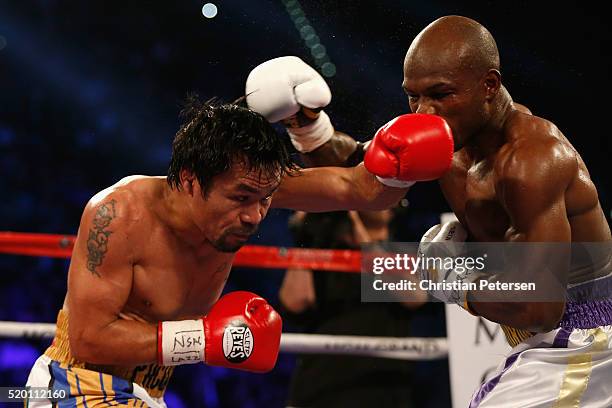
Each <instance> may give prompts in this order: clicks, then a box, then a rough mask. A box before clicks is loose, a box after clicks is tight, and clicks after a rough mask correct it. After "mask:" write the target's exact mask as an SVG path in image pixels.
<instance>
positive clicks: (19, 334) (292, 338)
mask: <svg viewBox="0 0 612 408" xmlns="http://www.w3.org/2000/svg"><path fill="white" fill-rule="evenodd" d="M54 335H55V324H53V323H23V322H0V338H1V337H4V338H22V339H46V338H53V336H54ZM280 350H281V352H284V353H298V354H344V355H356V356H369V357H381V358H392V359H398V360H435V359H439V358H445V357H446V356H447V355H448V347H447V344H446V339H445V338H443V337H442V338H440V337H410V338H405V337H369V336H336V335H323V334H298V333H283V335H282V337H281V346H280Z"/></svg>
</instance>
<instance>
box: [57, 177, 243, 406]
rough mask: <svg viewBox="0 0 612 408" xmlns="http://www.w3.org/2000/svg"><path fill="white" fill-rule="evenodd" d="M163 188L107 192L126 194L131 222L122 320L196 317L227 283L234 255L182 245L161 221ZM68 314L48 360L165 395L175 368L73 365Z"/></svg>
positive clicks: (136, 180)
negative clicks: (128, 287)
mask: <svg viewBox="0 0 612 408" xmlns="http://www.w3.org/2000/svg"><path fill="white" fill-rule="evenodd" d="M165 186H166V178H165V177H141V176H134V177H129V178H126V179H124V180H122V181H120V182H119V183H117V184H116V185H115V186H113V187H111V189H110V190H113V189H114V190H117V189H129V194H130V195H131V196H132V199H130V205H131V206H132V208H131V209H130V214H131V216H132V217H134V218H135V219H134V221H135V222H134V223H133V225H134V226H135V227H134V229H133V230H132V231H131V233H130V236H129V242H130V245H131V246H132V249H133V251H132V252H133V261H132V265H131V273H132V288H131V290H130V294H129V297H128V300H127V302H126V304H125V306H124V308H123V310H122V311H121V313H120V314H119V316H118V317H119V318H120V319H127V320H139V321H146V322H151V323H157V322H159V321H166V320H184V319H196V318H199V317H201V316H203V315H205V314H206V313H207V312H208V311H209V309H210V308H211V306H212V305H213V304H214V303H215V302H216V301H217V300H218V298H219V297H220V295H221V292H222V291H223V287H224V286H225V282H226V281H227V278H228V275H229V272H230V269H231V263H232V261H233V258H234V254H232V253H221V252H218V251H216V250H210V247H208V248H206V249H202V248H197V247H194V246H193V245H189V244H187V243H186V242H184V241H183V240H181V239H180V238H179V236H178V234H177V233H176V232H175V231H174V230H173V229H172V228H170V227H169V225H168V224H167V223H166V222H165V219H164V212H165V211H166V208H165V207H164V205H163V203H164V199H163V191H164V188H165ZM111 227H112V224H111ZM116 232H118V231H113V233H116ZM111 244H112V242H111ZM202 247H203V248H204V246H202ZM128 270H129V269H128ZM69 314H70V310H69V305H68V302H67V301H66V300H65V301H64V305H63V309H62V311H61V312H60V315H59V316H58V325H57V326H58V333H57V334H56V338H55V340H54V342H53V345H52V346H51V347H49V349H48V350H47V352H46V354H47V355H48V356H49V357H51V358H52V359H54V360H57V361H59V362H60V363H63V364H69V365H74V366H77V367H84V368H88V369H91V370H95V371H100V372H104V373H108V374H111V375H116V376H119V377H122V378H124V379H126V380H128V381H131V382H136V383H138V384H140V385H141V386H143V387H144V388H145V389H146V390H147V391H148V392H149V394H150V395H151V396H153V397H161V396H162V395H163V393H164V391H165V388H166V386H167V384H168V381H169V379H170V375H171V373H172V369H173V367H161V366H159V365H157V364H145V365H139V366H103V365H92V364H88V363H87V362H81V361H77V360H75V359H74V358H73V356H72V353H71V352H70V345H69V344H70V343H69V339H68V316H69Z"/></svg>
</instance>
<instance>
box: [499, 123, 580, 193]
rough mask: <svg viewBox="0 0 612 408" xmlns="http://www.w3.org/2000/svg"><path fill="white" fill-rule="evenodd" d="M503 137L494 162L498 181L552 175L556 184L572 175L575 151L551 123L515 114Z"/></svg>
mask: <svg viewBox="0 0 612 408" xmlns="http://www.w3.org/2000/svg"><path fill="white" fill-rule="evenodd" d="M506 136H507V137H506V140H507V143H506V144H505V145H504V146H503V147H502V149H501V150H500V152H499V156H498V160H496V170H497V174H498V179H500V180H501V179H506V178H511V179H524V178H532V179H534V178H535V179H537V178H538V176H542V175H554V176H555V177H554V178H555V180H560V179H566V178H567V177H571V176H573V174H574V173H575V171H576V168H577V157H576V151H575V150H574V149H573V148H572V146H571V145H570V144H569V143H568V142H567V139H565V137H564V136H563V134H562V133H561V132H560V131H559V129H558V128H557V127H556V126H555V125H554V124H553V123H552V122H549V121H547V120H545V119H542V118H539V117H537V116H531V115H526V114H521V113H519V114H517V115H515V117H514V118H513V119H512V120H511V122H510V123H509V124H508V125H507V127H506ZM568 181H569V180H568Z"/></svg>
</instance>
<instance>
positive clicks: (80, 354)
mask: <svg viewBox="0 0 612 408" xmlns="http://www.w3.org/2000/svg"><path fill="white" fill-rule="evenodd" d="M102 338H104V336H101V335H100V334H99V333H97V332H95V331H94V330H71V331H70V335H69V340H70V352H71V354H72V356H73V357H74V358H75V359H77V360H78V361H82V362H87V363H97V364H102V363H104V361H100V359H101V358H103V356H104V355H105V354H106V353H105V350H104V343H105V342H103V341H101V339H102Z"/></svg>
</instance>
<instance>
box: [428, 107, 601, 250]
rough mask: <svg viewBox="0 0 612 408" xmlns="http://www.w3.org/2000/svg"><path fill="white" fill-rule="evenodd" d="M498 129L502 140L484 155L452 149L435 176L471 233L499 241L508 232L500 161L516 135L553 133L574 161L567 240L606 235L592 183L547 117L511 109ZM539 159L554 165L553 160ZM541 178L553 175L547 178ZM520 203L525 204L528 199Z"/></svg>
mask: <svg viewBox="0 0 612 408" xmlns="http://www.w3.org/2000/svg"><path fill="white" fill-rule="evenodd" d="M503 132H504V135H503V138H502V140H503V144H502V145H501V146H500V147H499V149H497V150H496V151H495V152H493V153H492V154H490V155H488V156H486V157H482V158H479V159H478V160H475V159H474V158H473V157H470V155H469V154H468V153H467V151H466V149H462V150H459V151H457V152H456V153H455V155H454V158H453V164H452V167H451V170H450V171H449V172H448V173H447V175H446V176H444V177H443V178H442V179H441V180H440V185H441V187H442V191H443V193H444V195H445V197H446V199H447V201H448V203H449V205H450V206H451V208H452V209H453V211H454V213H455V214H456V215H457V217H458V218H459V220H460V221H461V222H462V223H463V224H464V225H465V226H467V227H468V229H469V232H470V236H471V238H472V239H473V240H475V241H481V242H499V241H504V240H510V239H511V238H512V235H513V232H514V231H513V228H512V225H511V223H510V218H509V216H508V213H507V211H506V210H505V209H504V206H503V203H502V200H501V197H500V195H501V193H502V192H500V191H498V189H499V185H500V184H501V183H500V182H503V180H501V178H502V177H506V178H508V177H511V176H512V175H509V174H503V173H504V165H505V164H506V163H507V161H508V159H509V158H510V157H511V156H512V154H513V152H514V150H515V149H516V148H517V146H520V145H521V143H522V142H523V140H521V139H526V138H529V139H531V140H530V141H529V142H530V143H534V142H535V143H538V142H540V141H541V143H548V142H549V141H550V139H551V138H554V139H555V140H557V141H558V142H559V143H560V144H561V145H562V146H563V147H564V149H565V150H566V152H568V153H569V154H571V155H573V156H574V158H575V160H576V163H577V166H576V171H575V174H574V175H573V176H572V181H571V182H570V184H569V186H568V188H567V189H566V191H565V207H566V213H567V218H568V220H569V223H570V227H571V232H572V241H575V242H598V241H606V240H609V239H610V230H609V228H608V225H607V222H606V220H605V216H604V214H603V212H602V210H601V207H600V205H599V202H598V198H597V191H596V189H595V186H594V185H593V183H592V181H591V180H590V177H589V173H588V170H587V168H586V166H585V164H584V162H583V161H582V158H581V157H580V156H579V154H578V153H577V152H576V151H575V150H574V148H573V147H572V146H571V144H570V143H569V142H568V141H567V139H566V138H565V136H563V134H562V133H561V132H560V131H559V130H558V129H557V128H556V127H554V125H552V124H551V123H550V122H547V121H545V120H544V119H541V118H537V117H534V116H531V115H527V114H523V113H519V112H516V111H515V112H514V113H513V114H512V115H511V117H510V118H509V119H508V120H507V122H506V125H505V126H504V129H503ZM538 139H539V140H538ZM530 160H534V161H535V162H536V163H537V161H538V160H539V158H538V157H537V156H536V155H533V156H532V157H530ZM542 165H546V166H554V163H542ZM547 182H549V183H555V182H557V181H556V180H555V179H551V180H548V181H547ZM506 199H508V197H506ZM521 205H525V206H528V205H530V203H529V202H525V203H524V204H521Z"/></svg>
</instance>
